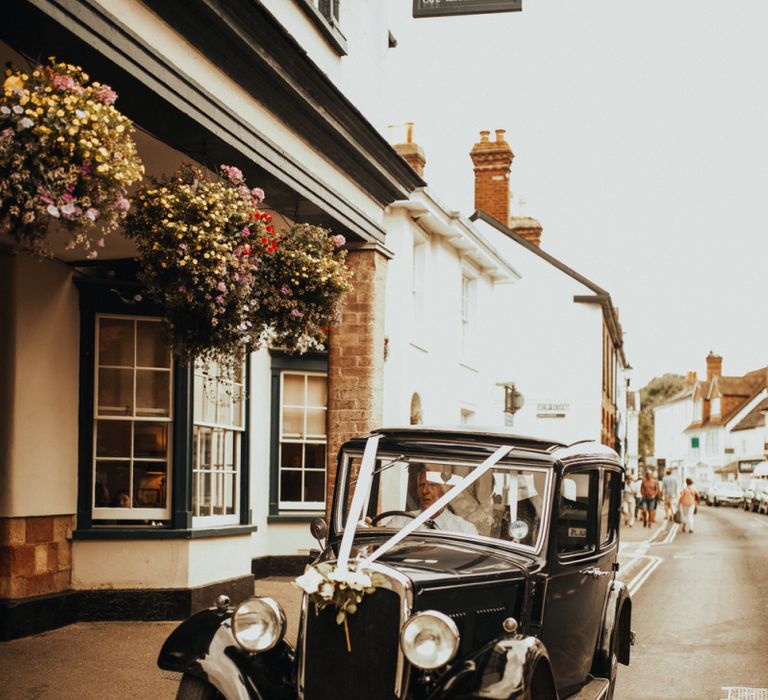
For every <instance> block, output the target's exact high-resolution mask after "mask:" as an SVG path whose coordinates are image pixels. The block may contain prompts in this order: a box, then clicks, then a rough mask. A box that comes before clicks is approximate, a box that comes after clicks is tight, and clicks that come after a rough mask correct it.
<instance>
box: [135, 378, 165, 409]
mask: <svg viewBox="0 0 768 700" xmlns="http://www.w3.org/2000/svg"><path fill="white" fill-rule="evenodd" d="M170 407H171V373H170V372H164V371H153V370H147V369H139V370H136V415H137V416H163V417H165V416H170V415H171V408H170Z"/></svg>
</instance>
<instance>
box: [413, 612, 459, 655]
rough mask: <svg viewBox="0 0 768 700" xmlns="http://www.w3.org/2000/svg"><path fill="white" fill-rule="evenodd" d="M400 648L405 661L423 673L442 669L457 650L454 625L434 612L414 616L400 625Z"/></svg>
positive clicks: (456, 632) (451, 621)
mask: <svg viewBox="0 0 768 700" xmlns="http://www.w3.org/2000/svg"><path fill="white" fill-rule="evenodd" d="M400 646H401V647H402V648H403V653H404V654H405V658H407V659H408V661H410V662H411V663H412V664H413V665H414V666H418V667H419V668H424V669H434V668H440V666H445V664H447V663H448V662H449V661H450V660H451V659H452V658H453V657H454V656H455V655H456V652H457V651H458V648H459V630H458V628H457V627H456V623H455V622H454V621H453V620H451V618H450V617H448V616H447V615H443V613H441V612H438V611H437V610H428V611H426V612H421V613H417V614H416V615H414V616H413V617H412V618H411V619H410V620H408V622H406V623H405V624H404V625H403V630H402V632H401V633H400Z"/></svg>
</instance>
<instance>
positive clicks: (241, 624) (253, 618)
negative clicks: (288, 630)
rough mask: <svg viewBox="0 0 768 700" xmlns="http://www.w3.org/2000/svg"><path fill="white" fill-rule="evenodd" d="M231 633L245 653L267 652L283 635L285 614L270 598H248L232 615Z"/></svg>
mask: <svg viewBox="0 0 768 700" xmlns="http://www.w3.org/2000/svg"><path fill="white" fill-rule="evenodd" d="M232 632H233V634H234V635H235V639H236V640H237V643H238V644H239V645H240V646H241V647H243V649H245V650H246V651H254V652H256V651H269V650H270V649H271V648H272V647H273V646H275V644H277V643H278V642H279V641H280V640H281V639H282V638H283V635H284V634H285V614H284V613H283V610H282V608H281V607H280V605H279V604H278V603H277V601H275V600H273V599H272V598H249V599H248V600H246V601H245V602H243V603H240V605H238V607H237V609H236V610H235V612H234V614H233V615H232Z"/></svg>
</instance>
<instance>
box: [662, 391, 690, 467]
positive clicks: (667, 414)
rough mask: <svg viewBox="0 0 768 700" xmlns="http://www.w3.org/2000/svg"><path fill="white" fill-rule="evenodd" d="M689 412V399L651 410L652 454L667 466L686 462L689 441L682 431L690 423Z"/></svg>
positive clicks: (676, 465) (675, 465)
mask: <svg viewBox="0 0 768 700" xmlns="http://www.w3.org/2000/svg"><path fill="white" fill-rule="evenodd" d="M691 410H692V409H691V401H690V399H684V400H682V401H674V402H672V403H665V404H662V405H661V406H657V407H656V408H654V409H653V416H654V418H653V420H654V429H653V454H654V456H655V457H656V458H657V459H664V460H666V463H667V466H670V467H678V466H682V465H683V463H684V462H685V461H686V457H687V455H688V451H689V445H690V439H689V437H688V436H687V435H686V434H685V433H684V432H683V431H684V430H685V429H686V428H687V427H688V426H689V425H690V423H691Z"/></svg>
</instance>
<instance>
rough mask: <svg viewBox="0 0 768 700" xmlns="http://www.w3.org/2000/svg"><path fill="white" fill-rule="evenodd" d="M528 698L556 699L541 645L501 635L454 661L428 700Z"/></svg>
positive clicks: (546, 654)
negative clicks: (438, 699)
mask: <svg viewBox="0 0 768 700" xmlns="http://www.w3.org/2000/svg"><path fill="white" fill-rule="evenodd" d="M534 686H535V688H534ZM532 689H534V690H535V693H536V694H535V695H531V691H532ZM531 697H536V698H540V699H541V700H557V692H556V690H555V683H554V678H553V676H552V669H551V666H550V662H549V654H548V653H547V650H546V648H545V647H544V644H543V643H542V642H541V640H539V639H537V638H536V637H527V636H523V635H513V636H505V637H500V638H498V639H496V640H495V641H493V642H490V643H488V644H486V645H485V646H483V647H481V648H480V649H479V650H478V651H476V652H474V653H473V654H471V655H469V656H467V657H465V658H464V659H463V660H462V661H460V662H458V663H456V664H454V665H453V666H452V667H451V669H450V670H449V671H448V673H446V674H445V675H444V676H443V677H442V678H441V679H440V682H439V683H438V685H437V687H436V688H435V689H434V690H433V691H432V693H430V695H429V698H430V700H437V698H440V699H441V700H453V699H457V700H458V698H461V699H462V700H464V699H465V698H478V699H479V698H483V700H524V699H526V698H531Z"/></svg>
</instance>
